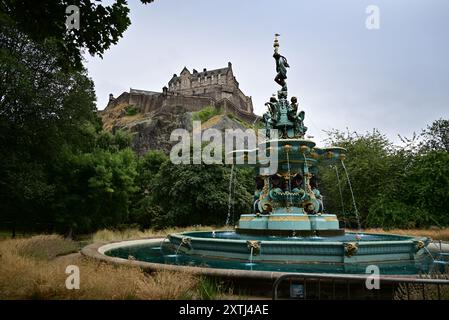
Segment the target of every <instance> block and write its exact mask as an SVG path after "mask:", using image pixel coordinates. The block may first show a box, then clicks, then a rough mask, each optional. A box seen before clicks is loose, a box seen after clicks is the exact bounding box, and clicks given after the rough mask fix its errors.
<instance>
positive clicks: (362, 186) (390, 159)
mask: <svg viewBox="0 0 449 320" xmlns="http://www.w3.org/2000/svg"><path fill="white" fill-rule="evenodd" d="M328 144H330V145H333V146H339V147H343V148H346V149H347V152H346V154H347V157H346V160H345V166H346V168H347V171H348V174H349V178H350V182H351V184H352V187H353V191H354V197H355V200H356V206H357V209H358V213H359V216H360V220H361V223H362V225H365V224H366V223H367V217H368V213H369V211H370V208H371V207H372V206H373V205H374V204H375V203H376V201H377V199H378V198H379V196H380V195H383V194H394V195H397V194H399V193H400V189H401V186H400V181H401V179H400V176H401V174H403V170H404V169H403V167H402V166H403V165H405V162H406V161H407V158H406V157H405V155H402V157H401V156H400V155H397V154H396V150H395V148H394V147H393V146H392V144H391V142H389V141H388V139H387V138H386V137H385V136H384V135H382V134H381V133H379V132H378V131H377V130H373V131H372V132H368V133H366V134H358V133H355V132H353V133H350V132H348V133H344V132H341V131H338V130H335V131H333V132H330V133H329V141H328ZM336 167H337V170H338V172H339V178H340V187H341V191H342V196H343V206H344V208H345V212H342V211H343V210H342V205H341V200H340V195H339V194H340V190H339V187H338V180H337V175H336V171H335V168H334V167H332V168H331V167H328V166H323V167H322V168H321V170H320V172H321V175H320V178H321V186H320V187H321V188H322V194H323V195H324V196H325V207H326V208H327V211H329V212H334V213H340V216H341V218H342V219H347V220H348V221H347V222H348V224H349V225H350V226H353V227H356V226H357V221H356V214H355V208H354V205H353V200H352V197H351V193H350V189H349V184H348V180H347V177H346V175H345V172H344V170H343V168H342V165H341V164H339V163H337V164H336Z"/></svg>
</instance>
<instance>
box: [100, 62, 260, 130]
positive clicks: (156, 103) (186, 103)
mask: <svg viewBox="0 0 449 320" xmlns="http://www.w3.org/2000/svg"><path fill="white" fill-rule="evenodd" d="M123 104H125V105H129V106H133V107H135V108H136V109H137V110H138V111H139V112H141V113H148V112H151V111H155V110H158V109H160V108H163V107H178V106H182V107H183V108H184V109H185V110H187V111H190V112H196V111H199V110H201V109H203V108H204V107H207V106H213V107H215V108H221V109H222V110H223V111H224V112H225V113H232V114H234V115H235V116H236V117H238V118H240V119H242V120H244V121H247V122H251V123H252V122H254V121H256V120H257V118H258V117H257V116H256V115H255V114H254V113H253V103H252V99H251V97H249V96H246V95H245V94H244V93H243V92H242V90H240V88H239V83H238V82H237V80H236V78H235V76H234V73H233V70H232V64H231V62H228V66H227V67H225V68H221V69H215V70H206V69H203V71H202V72H198V71H197V70H195V69H193V70H192V72H190V71H189V70H188V69H187V68H186V67H184V69H182V71H181V73H180V74H179V76H178V75H176V74H174V75H173V77H172V78H171V79H170V81H169V82H168V87H167V86H164V87H163V88H162V92H154V91H146V90H136V89H132V88H131V89H130V91H129V92H123V93H122V94H121V95H120V96H118V97H117V98H114V96H113V95H112V94H110V95H109V103H108V105H107V106H106V108H105V110H104V111H103V112H107V111H108V110H109V109H112V108H114V107H115V106H117V105H123Z"/></svg>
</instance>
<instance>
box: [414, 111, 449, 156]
mask: <svg viewBox="0 0 449 320" xmlns="http://www.w3.org/2000/svg"><path fill="white" fill-rule="evenodd" d="M421 139H422V142H421V150H422V151H424V152H426V151H438V150H443V151H446V152H449V120H443V119H439V120H436V121H434V122H433V123H432V125H430V126H427V128H426V129H425V130H423V132H422V133H421Z"/></svg>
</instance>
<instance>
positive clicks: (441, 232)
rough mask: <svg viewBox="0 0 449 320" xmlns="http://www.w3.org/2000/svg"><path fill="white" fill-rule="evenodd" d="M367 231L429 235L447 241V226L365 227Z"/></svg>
mask: <svg viewBox="0 0 449 320" xmlns="http://www.w3.org/2000/svg"><path fill="white" fill-rule="evenodd" d="M363 231H364V232H367V233H391V234H401V235H409V236H421V237H429V238H432V239H433V240H443V241H449V228H443V229H390V230H383V229H365V230H363Z"/></svg>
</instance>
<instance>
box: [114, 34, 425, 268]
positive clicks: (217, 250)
mask: <svg viewBox="0 0 449 320" xmlns="http://www.w3.org/2000/svg"><path fill="white" fill-rule="evenodd" d="M277 36H278V35H276V37H275V41H274V55H273V57H274V59H275V61H276V71H277V75H276V77H275V82H276V83H278V84H279V85H280V86H281V89H280V90H279V91H278V92H277V96H273V97H271V99H270V101H269V102H267V103H266V106H267V107H268V112H267V113H265V114H264V116H263V120H264V123H265V129H266V132H265V138H264V141H263V142H262V143H260V144H259V145H258V148H257V149H256V150H240V151H239V152H234V153H233V155H234V157H237V156H239V154H240V155H241V153H242V151H243V156H248V155H249V154H251V153H255V152H258V151H260V150H265V151H267V150H268V151H269V152H274V153H275V154H277V160H278V161H277V164H278V166H277V170H276V172H268V173H266V172H267V171H266V170H265V171H264V170H260V169H261V168H262V169H263V168H264V166H266V164H262V163H261V162H256V163H255V164H254V165H253V166H254V167H255V169H256V170H255V172H256V191H255V193H254V206H253V212H252V213H250V214H242V215H241V216H240V220H239V222H238V226H236V228H235V230H229V231H208V232H194V231H192V232H184V233H178V234H172V235H170V236H169V237H168V241H165V242H163V243H162V244H161V247H160V250H159V249H158V248H156V249H157V251H155V250H148V249H147V248H146V247H136V248H132V247H129V248H128V249H126V250H122V251H120V250H121V249H117V250H118V251H116V252H113V251H111V252H112V253H111V254H116V255H119V256H120V255H125V256H126V255H127V254H131V255H133V256H135V257H137V258H138V257H139V256H140V255H141V256H144V258H142V259H147V261H157V262H159V263H166V264H184V265H185V264H187V265H201V266H203V267H204V266H206V267H207V266H209V267H214V268H222V269H228V268H231V269H248V268H249V267H248V266H250V268H251V269H253V268H254V269H256V270H269V271H289V272H304V271H305V270H306V271H307V272H345V273H361V272H362V273H363V272H364V270H365V267H366V265H369V264H376V265H379V267H380V269H381V271H382V272H384V273H396V274H397V273H402V274H405V273H417V272H421V270H422V269H420V267H419V268H418V267H417V268H415V265H420V263H421V260H423V257H425V256H426V255H425V254H424V253H425V252H426V250H427V249H426V246H427V244H428V243H429V239H427V238H422V237H408V236H399V235H391V234H367V233H362V232H361V230H358V232H356V233H352V232H345V230H344V229H341V228H340V227H339V222H338V219H337V216H336V215H335V214H329V213H325V212H324V208H323V201H322V196H321V194H320V191H319V189H318V179H317V175H318V169H317V165H318V164H319V163H320V164H326V163H328V164H335V165H336V164H341V165H343V166H344V163H343V160H344V158H345V149H343V148H339V147H330V148H318V147H316V145H315V143H314V142H313V141H310V140H307V139H305V133H306V131H307V127H305V126H304V118H305V113H304V111H300V112H298V111H299V110H298V108H299V107H298V100H297V98H296V97H292V98H291V99H290V101H289V100H288V90H287V83H286V79H287V68H288V67H289V65H288V63H287V59H286V58H285V57H284V56H282V55H281V54H280V53H279V41H278V39H277ZM264 172H265V173H264ZM152 259H153V260H152ZM248 262H249V263H248ZM424 265H425V264H424ZM410 266H412V267H413V268H412V270H411V271H410V269H408V268H409V267H410ZM418 270H419V271H418Z"/></svg>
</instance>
